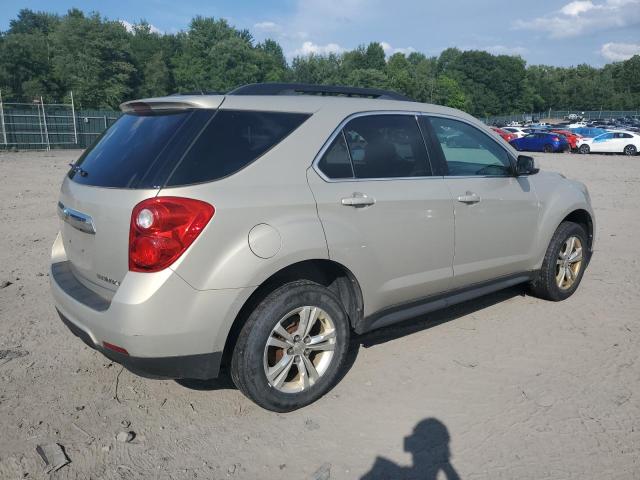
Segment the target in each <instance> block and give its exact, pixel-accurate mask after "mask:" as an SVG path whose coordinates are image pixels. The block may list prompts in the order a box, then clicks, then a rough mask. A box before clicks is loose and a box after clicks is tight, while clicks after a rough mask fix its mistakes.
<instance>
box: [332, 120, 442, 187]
mask: <svg viewBox="0 0 640 480" xmlns="http://www.w3.org/2000/svg"><path fill="white" fill-rule="evenodd" d="M343 131H344V136H345V138H346V140H347V145H348V147H349V153H350V155H351V160H352V161H353V170H354V173H355V176H356V178H399V177H425V176H429V175H431V167H430V165H429V159H428V156H427V149H426V147H425V144H424V140H423V139H422V134H421V133H420V129H419V128H418V123H417V121H416V119H415V116H413V115H393V114H391V115H367V116H363V117H357V118H354V119H353V120H351V121H350V122H349V123H347V125H346V126H345V127H344V130H343Z"/></svg>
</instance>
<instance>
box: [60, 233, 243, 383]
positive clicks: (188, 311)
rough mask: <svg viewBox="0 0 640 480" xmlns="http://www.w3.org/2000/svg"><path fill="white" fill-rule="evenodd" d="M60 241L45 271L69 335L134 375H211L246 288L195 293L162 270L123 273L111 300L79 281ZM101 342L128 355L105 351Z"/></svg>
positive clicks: (175, 276) (218, 362) (216, 366)
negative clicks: (68, 329)
mask: <svg viewBox="0 0 640 480" xmlns="http://www.w3.org/2000/svg"><path fill="white" fill-rule="evenodd" d="M59 242H60V237H58V239H57V240H56V243H55V244H54V255H53V258H52V264H51V268H50V272H49V273H50V286H51V294H52V296H53V299H54V304H55V307H56V310H57V311H58V312H59V313H60V316H61V318H63V321H64V322H65V324H66V325H67V326H68V327H69V328H70V329H71V330H72V331H73V333H74V334H76V335H77V336H79V337H80V338H81V339H83V340H84V342H85V343H87V344H88V345H89V346H91V347H92V348H94V349H96V350H98V351H100V352H102V353H103V354H104V355H105V356H107V357H108V358H110V359H112V360H114V361H116V362H118V363H121V364H123V365H124V366H125V367H127V368H129V369H130V370H132V371H135V372H136V373H142V374H146V375H148V376H149V375H150V376H159V377H165V378H214V377H215V376H216V375H217V373H218V368H219V366H220V359H221V357H222V352H223V351H224V348H225V344H226V340H227V336H228V333H229V330H230V328H231V326H232V324H233V322H234V320H235V318H236V316H237V314H238V312H239V311H240V308H241V307H242V305H243V304H244V302H245V301H246V300H247V298H248V297H249V295H250V294H251V293H252V292H253V290H254V289H253V288H250V287H248V288H231V289H218V290H196V289H195V288H193V287H192V286H191V285H189V284H188V283H187V282H185V281H184V280H183V279H182V278H181V277H180V276H179V275H177V274H176V273H174V272H173V271H171V270H170V269H166V270H163V271H161V272H157V273H148V274H147V273H137V272H128V273H127V274H126V275H125V277H124V278H123V280H122V282H121V284H120V286H119V287H118V289H117V290H116V291H115V292H114V293H113V294H112V295H111V298H105V297H104V296H102V295H99V294H98V293H96V292H95V291H94V290H93V289H90V288H88V286H87V285H85V284H84V283H81V282H80V278H78V277H77V275H76V273H75V272H74V270H73V267H72V265H71V264H70V263H69V262H68V261H67V259H66V256H65V255H64V252H63V251H62V252H61V249H60V248H58V247H59V246H60V245H58V244H59ZM83 281H84V282H85V283H88V282H87V281H86V280H84V279H83ZM89 286H90V285H89ZM105 343H109V344H112V345H116V346H117V347H120V348H122V349H124V350H126V352H128V355H127V354H124V353H119V352H117V351H114V350H111V349H107V348H106V347H105Z"/></svg>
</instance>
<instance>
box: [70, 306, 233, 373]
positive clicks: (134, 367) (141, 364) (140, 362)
mask: <svg viewBox="0 0 640 480" xmlns="http://www.w3.org/2000/svg"><path fill="white" fill-rule="evenodd" d="M57 311H58V315H60V319H61V320H62V323H64V324H65V325H66V326H67V328H69V330H71V333H73V334H74V335H75V336H77V337H79V338H80V339H81V340H82V341H83V342H84V343H86V344H87V345H88V346H89V347H91V348H93V349H94V350H97V351H99V352H100V353H102V354H103V355H104V356H105V357H107V358H108V359H109V360H113V361H114V362H116V363H119V364H120V365H122V366H123V367H124V368H126V369H127V370H129V371H130V372H132V373H135V374H136V375H140V376H141V377H148V378H163V379H180V378H188V379H197V380H209V379H211V378H216V377H217V376H218V373H219V371H220V363H221V361H222V352H212V353H202V354H198V355H183V356H177V357H157V358H148V357H131V356H129V355H125V354H123V353H119V352H115V351H113V350H109V349H107V348H104V347H103V346H102V345H95V344H94V343H93V341H92V340H91V337H90V336H89V335H88V334H87V332H85V331H84V330H82V329H81V328H79V327H78V326H77V325H75V324H74V323H73V322H71V321H70V320H69V319H68V318H66V317H65V316H64V315H63V314H62V313H60V311H59V310H57Z"/></svg>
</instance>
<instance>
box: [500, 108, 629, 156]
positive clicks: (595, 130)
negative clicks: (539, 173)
mask: <svg viewBox="0 0 640 480" xmlns="http://www.w3.org/2000/svg"><path fill="white" fill-rule="evenodd" d="M636 125H638V126H636ZM491 128H492V129H493V130H494V131H496V132H497V133H498V134H499V135H500V136H501V137H502V138H503V139H505V141H507V142H509V143H510V144H511V145H512V146H513V147H514V148H515V149H516V150H519V151H526V152H548V153H551V152H565V151H573V152H578V153H583V154H586V153H591V152H597V153H623V154H625V155H631V156H632V155H636V154H637V153H638V152H639V151H640V120H637V119H635V118H632V117H629V118H627V117H625V118H622V119H615V120H614V119H610V120H603V121H598V122H591V123H587V122H578V123H573V124H554V125H549V124H546V123H538V124H535V125H528V126H519V125H508V126H505V127H502V128H498V127H495V126H492V127H491ZM509 135H513V136H514V138H511V139H510V138H509Z"/></svg>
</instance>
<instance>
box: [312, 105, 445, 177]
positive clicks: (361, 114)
mask: <svg viewBox="0 0 640 480" xmlns="http://www.w3.org/2000/svg"><path fill="white" fill-rule="evenodd" d="M423 114H424V113H423V112H417V111H410V110H368V111H365V112H356V113H352V114H350V115H348V116H347V117H345V118H344V119H343V120H342V121H341V122H340V123H339V124H338V126H337V127H336V128H335V129H334V130H333V132H331V135H329V138H328V139H327V140H326V142H325V143H324V144H323V145H322V147H321V148H320V150H319V151H318V153H317V154H316V156H315V157H314V159H313V162H312V163H311V168H313V170H314V171H315V172H316V173H317V174H318V176H320V178H322V180H324V181H325V182H327V183H338V182H379V181H393V180H424V179H431V178H440V179H441V178H442V175H440V176H437V175H434V174H433V173H434V171H435V170H434V168H433V162H432V160H431V153H430V150H429V145H428V143H427V140H426V139H425V137H424V132H423V131H422V128H420V122H419V121H418V116H419V115H423ZM377 115H406V116H411V117H414V120H415V122H416V127H417V128H418V132H419V133H420V136H421V137H422V142H423V144H424V148H425V150H426V152H427V162H429V167H430V168H431V173H432V175H427V176H421V177H379V178H356V176H355V169H354V168H353V159H352V158H351V152H350V150H349V148H348V146H349V144H348V143H347V152H348V154H349V161H350V162H351V170H352V172H353V177H352V178H329V177H327V176H326V175H325V174H324V172H323V171H322V170H320V167H319V166H318V164H319V163H320V160H321V159H322V157H323V156H324V154H325V153H326V151H327V150H328V149H329V148H330V147H331V144H332V143H333V141H334V140H335V138H336V137H337V136H338V135H340V134H341V133H342V135H343V137H344V127H345V126H346V125H347V123H349V122H350V121H351V120H353V119H354V118H359V117H370V116H377ZM344 141H345V142H346V141H347V139H346V137H345V138H344Z"/></svg>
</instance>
